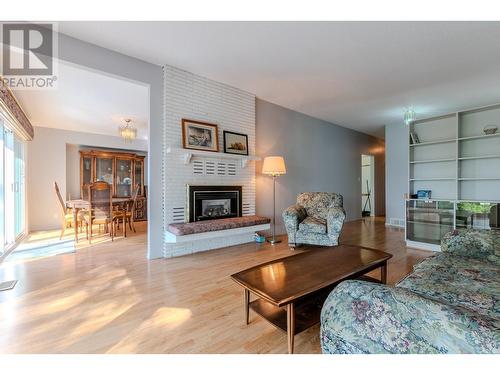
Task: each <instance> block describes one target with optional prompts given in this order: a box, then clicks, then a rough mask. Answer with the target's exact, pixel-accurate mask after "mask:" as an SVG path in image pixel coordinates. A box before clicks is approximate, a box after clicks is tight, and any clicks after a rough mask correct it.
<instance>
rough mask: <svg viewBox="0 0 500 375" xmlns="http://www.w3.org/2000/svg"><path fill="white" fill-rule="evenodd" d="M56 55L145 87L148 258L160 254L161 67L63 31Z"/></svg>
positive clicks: (161, 227)
mask: <svg viewBox="0 0 500 375" xmlns="http://www.w3.org/2000/svg"><path fill="white" fill-rule="evenodd" d="M59 58H60V59H61V60H64V61H67V62H70V63H73V64H77V65H79V66H83V67H86V68H89V69H95V70H98V71H100V72H105V73H108V74H111V75H114V76H119V77H122V78H127V79H130V80H132V81H134V82H139V83H143V84H144V85H147V86H148V87H149V103H150V107H149V134H148V139H149V148H148V170H149V171H150V173H149V178H148V184H147V185H148V258H150V259H151V258H160V257H162V246H163V213H162V208H161V197H162V183H163V182H162V143H163V131H162V123H163V116H162V113H163V106H162V103H163V90H162V88H163V70H162V68H161V67H160V66H158V65H154V64H150V63H147V62H145V61H142V60H138V59H135V58H133V57H130V56H126V55H123V54H120V53H117V52H114V51H111V50H108V49H106V48H102V47H99V46H96V45H94V44H90V43H87V42H83V41H81V40H78V39H75V38H72V37H69V36H67V35H63V34H60V35H59Z"/></svg>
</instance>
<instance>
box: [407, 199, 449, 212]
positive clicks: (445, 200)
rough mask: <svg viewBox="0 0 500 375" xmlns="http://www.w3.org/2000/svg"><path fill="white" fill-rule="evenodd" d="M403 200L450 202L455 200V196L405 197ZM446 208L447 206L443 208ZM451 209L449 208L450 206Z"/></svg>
mask: <svg viewBox="0 0 500 375" xmlns="http://www.w3.org/2000/svg"><path fill="white" fill-rule="evenodd" d="M405 201H418V202H450V201H455V198H429V199H427V198H406V199H405ZM443 210H447V208H443ZM450 210H451V208H450Z"/></svg>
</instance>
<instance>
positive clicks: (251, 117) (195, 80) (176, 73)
mask: <svg viewBox="0 0 500 375" xmlns="http://www.w3.org/2000/svg"><path fill="white" fill-rule="evenodd" d="M163 71H164V86H163V87H164V88H163V89H164V133H163V136H164V140H163V145H164V152H163V167H164V168H163V169H164V171H163V173H164V184H163V186H164V191H163V202H162V206H163V212H164V229H165V228H166V225H168V224H169V223H172V222H174V221H175V220H174V211H179V209H180V208H183V207H184V208H185V207H186V185H188V184H190V185H241V186H242V187H243V191H242V194H243V202H242V203H243V206H244V212H245V214H247V215H254V214H255V162H249V163H248V164H247V166H246V168H242V167H241V165H240V163H239V162H238V161H235V162H236V175H235V176H219V175H217V174H215V175H214V176H206V175H195V174H194V173H193V163H192V162H191V163H190V164H188V165H184V162H183V155H181V154H179V153H167V152H166V150H167V149H168V148H174V149H175V148H181V147H182V128H181V120H182V119H183V118H187V119H191V120H200V121H206V122H210V123H215V124H217V125H218V127H219V134H218V135H219V149H220V151H221V152H222V151H223V138H222V132H223V131H224V130H231V131H235V132H238V133H243V134H248V148H249V153H250V155H255V95H253V94H250V93H247V92H245V91H242V90H239V89H237V88H234V87H231V86H228V85H225V84H222V83H219V82H215V81H212V80H210V79H207V78H204V77H200V76H197V75H195V74H192V73H189V72H186V71H184V70H181V69H177V68H174V67H171V66H168V65H165V66H164V67H163ZM194 159H198V158H194ZM198 160H199V159H198ZM204 161H205V162H206V161H215V162H224V163H229V162H233V161H230V160H228V159H219V158H205V159H204ZM175 208H177V210H174V209H175ZM245 208H246V210H245ZM178 218H179V216H178V215H177V220H178ZM235 237H236V238H235ZM249 240H251V238H250V237H249V235H244V236H232V237H230V238H221V239H213V240H210V243H207V242H206V241H205V243H196V242H192V243H183V244H168V243H165V244H164V256H165V257H171V256H178V255H184V254H190V253H193V252H197V251H203V250H208V249H214V248H219V247H224V246H229V245H234V244H238V243H243V242H248V241H249Z"/></svg>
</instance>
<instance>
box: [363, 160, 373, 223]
mask: <svg viewBox="0 0 500 375" xmlns="http://www.w3.org/2000/svg"><path fill="white" fill-rule="evenodd" d="M374 197H375V157H374V156H373V155H365V154H362V155H361V216H362V217H366V216H375V199H374Z"/></svg>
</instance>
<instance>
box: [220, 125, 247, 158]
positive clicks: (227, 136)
mask: <svg viewBox="0 0 500 375" xmlns="http://www.w3.org/2000/svg"><path fill="white" fill-rule="evenodd" d="M223 135H224V152H225V153H226V154H237V155H248V135H246V134H240V133H235V132H230V131H227V130H224V133H223Z"/></svg>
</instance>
